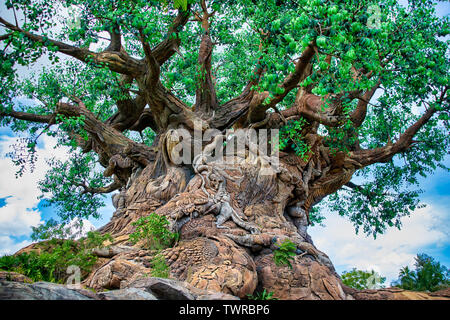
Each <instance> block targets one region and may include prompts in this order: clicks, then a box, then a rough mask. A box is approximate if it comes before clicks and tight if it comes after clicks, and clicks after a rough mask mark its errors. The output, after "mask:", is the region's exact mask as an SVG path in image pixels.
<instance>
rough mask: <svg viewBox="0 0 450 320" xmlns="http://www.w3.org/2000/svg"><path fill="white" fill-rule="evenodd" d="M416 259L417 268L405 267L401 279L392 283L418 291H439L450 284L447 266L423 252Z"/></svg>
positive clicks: (400, 274) (400, 275) (449, 272)
mask: <svg viewBox="0 0 450 320" xmlns="http://www.w3.org/2000/svg"><path fill="white" fill-rule="evenodd" d="M415 260H416V262H415V264H414V267H415V270H411V269H409V268H408V267H407V266H406V267H403V268H402V269H400V273H399V279H398V280H397V281H396V282H393V283H392V285H395V286H396V287H399V288H402V289H405V290H416V291H437V290H441V289H445V288H448V287H449V286H450V271H449V269H447V267H445V266H444V265H441V264H440V262H438V261H435V259H434V258H433V257H430V256H428V255H426V254H423V253H422V254H418V255H417V256H416V258H415Z"/></svg>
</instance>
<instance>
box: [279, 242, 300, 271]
mask: <svg viewBox="0 0 450 320" xmlns="http://www.w3.org/2000/svg"><path fill="white" fill-rule="evenodd" d="M296 250H297V246H296V245H295V243H293V242H292V241H291V240H289V239H286V240H284V241H283V242H282V243H281V244H280V245H279V246H278V248H277V249H276V250H275V251H274V252H273V260H274V261H275V264H276V265H277V266H282V265H288V266H289V268H291V269H292V264H291V262H290V260H294V257H295V256H296V253H295V251H296Z"/></svg>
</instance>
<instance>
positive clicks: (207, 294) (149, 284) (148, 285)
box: [127, 278, 239, 300]
mask: <svg viewBox="0 0 450 320" xmlns="http://www.w3.org/2000/svg"><path fill="white" fill-rule="evenodd" d="M127 288H137V289H142V290H146V291H147V292H149V293H151V294H153V295H155V296H156V297H157V298H158V299H160V300H239V298H237V297H235V296H232V295H229V294H226V293H222V292H214V291H209V290H202V289H198V288H195V287H194V286H192V285H190V284H189V283H187V282H183V281H178V280H174V279H163V278H144V279H139V280H136V281H134V282H132V283H130V284H128V286H127Z"/></svg>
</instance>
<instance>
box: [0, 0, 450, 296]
mask: <svg viewBox="0 0 450 320" xmlns="http://www.w3.org/2000/svg"><path fill="white" fill-rule="evenodd" d="M6 6H7V8H8V9H9V18H7V16H5V15H4V14H6V12H5V13H2V16H1V17H0V26H1V30H2V33H1V35H0V40H1V43H2V47H1V52H0V56H1V64H0V77H1V79H2V80H1V81H2V86H1V89H0V90H1V91H0V117H1V118H0V119H1V125H3V126H8V127H10V128H11V129H12V130H13V131H14V132H25V133H26V135H27V138H25V139H23V140H21V141H19V142H18V144H17V145H15V147H14V151H13V152H12V153H11V154H10V156H11V158H12V160H13V161H15V163H16V164H17V165H18V166H19V171H18V174H19V175H20V173H21V172H23V170H28V169H29V168H30V165H31V167H32V164H33V162H34V161H35V157H36V155H35V147H36V141H37V139H38V138H39V136H41V135H42V134H48V135H52V136H54V137H56V138H57V139H58V142H59V145H60V146H66V147H69V148H71V151H70V152H71V154H72V156H73V157H72V158H71V160H70V161H68V162H66V163H58V162H53V163H52V168H51V171H50V172H49V177H51V179H46V180H45V181H43V182H42V183H41V186H42V189H43V192H44V193H45V194H46V195H47V196H48V198H49V199H50V202H51V203H52V204H56V205H57V206H59V207H60V210H59V214H60V218H61V221H67V220H68V219H67V217H70V218H74V217H88V216H91V215H96V210H97V209H98V207H99V206H100V205H101V201H102V200H101V195H102V194H107V193H110V192H112V191H114V190H119V189H120V190H121V193H120V195H119V196H117V197H116V198H114V199H115V205H116V207H117V211H116V213H115V214H114V216H113V218H112V220H111V222H110V223H109V224H107V225H106V226H105V227H103V228H102V229H101V231H102V232H110V233H111V234H113V235H114V236H119V235H126V234H129V233H131V232H132V230H133V227H132V222H133V221H136V220H137V219H139V218H140V217H142V216H145V215H148V214H149V213H150V212H154V211H155V212H156V214H159V215H164V216H166V217H167V219H168V220H169V221H170V224H171V228H172V231H181V240H183V239H190V238H192V237H194V235H195V236H205V235H206V234H211V232H212V234H214V235H215V236H216V237H221V238H220V239H222V240H221V241H219V243H217V244H216V245H219V246H221V245H224V246H228V245H229V244H228V242H227V241H228V240H224V239H232V240H233V242H234V243H236V244H237V245H238V246H240V247H241V249H242V247H246V248H248V249H249V250H251V251H250V252H251V257H249V258H248V259H255V261H259V260H258V259H259V258H258V257H259V256H260V255H264V254H267V251H265V250H263V248H270V247H271V246H272V245H273V243H274V242H278V241H280V240H281V241H282V240H283V239H286V238H289V239H290V240H291V241H293V242H294V243H295V244H296V245H297V248H298V253H299V257H300V256H301V258H298V259H315V260H317V261H319V262H320V263H321V264H323V265H325V266H327V267H329V268H330V269H331V270H333V267H332V264H331V262H330V261H329V259H328V258H327V257H326V255H325V254H323V253H321V252H319V251H318V250H316V249H315V248H314V246H313V245H312V241H311V239H310V238H309V236H308V235H307V233H306V228H307V226H308V225H309V223H310V222H314V221H321V219H322V217H320V215H317V211H312V210H313V207H314V206H315V205H316V204H318V203H320V202H321V201H322V200H323V199H324V198H325V197H328V199H329V200H330V201H331V202H332V208H333V209H334V210H335V211H337V212H338V213H339V214H341V215H345V216H347V217H348V218H349V219H350V220H351V221H352V222H353V223H354V225H355V228H356V230H358V229H359V228H362V229H363V231H364V232H366V233H368V234H372V235H374V236H375V235H377V234H379V233H382V232H384V231H385V230H386V228H387V227H388V226H389V227H392V226H395V227H397V228H400V226H401V220H400V219H401V217H403V216H405V215H409V214H410V212H411V211H412V210H414V209H415V208H416V207H417V205H418V194H419V193H420V190H418V189H417V187H418V177H420V176H426V175H427V174H429V173H430V172H432V171H433V170H434V169H435V168H436V167H438V166H439V167H442V168H445V169H447V170H448V168H446V167H444V166H443V164H442V160H443V159H444V156H445V155H446V154H447V153H448V151H447V150H448V143H449V137H450V136H449V134H448V129H449V122H448V116H449V111H450V107H449V95H448V83H449V81H448V80H449V78H448V77H449V61H448V48H449V46H448V40H446V38H445V37H446V36H447V35H448V33H449V21H448V17H445V18H438V17H437V16H436V15H435V10H434V5H433V2H432V1H425V0H423V1H422V0H421V1H417V0H415V1H409V2H408V5H407V6H406V7H404V6H401V5H400V4H398V3H397V1H393V0H386V1H381V2H380V1H370V0H364V1H351V0H346V1H328V0H298V1H283V2H280V1H273V0H268V1H251V0H233V1H220V0H210V1H205V0H201V1H191V0H190V1H187V2H186V1H178V0H177V1H174V2H173V3H172V2H171V1H168V2H167V1H141V0H133V1H131V0H130V1H114V0H95V1H91V0H87V1H86V0H83V1H77V0H69V1H12V0H8V1H6ZM69 9H70V10H72V11H71V14H70V15H68V14H64V13H65V12H67V11H68V10H69ZM44 56H45V57H48V59H49V60H50V62H51V63H49V64H46V65H43V66H42V68H41V69H40V70H39V72H38V73H37V74H30V75H26V76H24V75H23V73H24V72H20V73H19V72H18V69H19V67H20V66H30V65H33V64H35V65H36V62H37V61H42V60H39V59H40V58H41V57H44ZM20 96H25V97H28V98H31V99H33V101H35V103H23V102H22V103H19V102H18V101H17V100H15V99H14V98H15V97H20ZM375 98H376V99H375ZM196 128H200V131H202V132H203V133H204V132H207V129H216V130H217V131H216V134H215V135H214V136H212V137H211V136H210V137H209V138H210V139H207V138H205V139H204V140H205V141H200V140H199V139H198V138H196V136H195V135H194V130H195V129H196ZM230 128H233V129H234V130H237V129H249V128H253V129H280V138H279V146H280V148H281V152H280V169H279V171H277V172H274V173H273V174H271V175H263V174H262V170H263V169H264V168H266V167H267V165H266V164H265V163H266V162H269V163H270V161H272V160H273V158H270V154H269V157H263V156H261V155H259V154H254V153H252V152H248V153H246V154H240V153H236V152H234V151H233V152H229V154H227V156H229V157H231V158H232V159H234V160H235V162H234V164H233V165H231V166H225V165H224V164H223V163H220V162H218V161H213V162H211V161H210V160H211V156H212V150H214V149H216V150H219V149H220V148H217V147H218V146H221V144H220V143H219V142H218V141H219V139H218V138H220V136H221V134H223V135H225V134H227V133H226V129H230ZM177 129H184V130H185V131H186V132H188V133H189V137H184V138H183V139H182V138H181V137H180V133H179V131H177ZM216 138H217V139H216ZM235 138H236V135H234V134H233V133H231V134H229V135H228V136H227V139H229V140H227V141H231V140H232V139H235ZM181 140H183V141H184V143H187V144H190V145H191V147H192V148H193V149H194V148H197V149H199V150H201V152H200V154H199V153H198V152H197V153H196V154H194V153H193V154H192V155H191V158H190V159H189V160H190V161H188V162H187V163H181V164H179V163H178V162H177V161H175V159H174V157H173V153H172V151H174V147H175V146H176V145H177V143H178V142H180V141H181ZM247 142H248V141H247ZM259 142H260V143H262V141H259ZM265 143H266V144H267V145H268V147H273V146H274V144H273V141H272V140H271V139H268V140H267V142H265ZM247 144H248V143H247ZM269 150H270V148H269ZM199 155H200V156H199ZM94 161H95V162H97V163H98V164H99V165H96V166H94ZM102 167H103V168H102ZM87 168H90V170H87ZM88 171H90V172H88ZM101 171H103V176H101V175H99V174H98V172H101ZM352 178H358V181H359V180H362V181H364V182H362V183H356V182H355V180H354V179H353V180H352ZM86 195H89V196H86ZM68 203H70V205H68ZM310 212H313V213H314V214H311V216H310ZM213 214H216V215H218V216H219V217H218V218H217V221H218V223H217V225H216V224H213V225H210V224H208V223H210V222H208V221H210V220H208V219H210V218H211V216H212V215H213ZM213 218H214V217H213ZM312 218H314V219H312ZM191 220H192V221H191ZM193 221H195V222H193ZM52 223H54V222H52ZM222 224H223V226H222ZM185 225H186V227H184V226H185ZM200 226H201V227H200ZM216 226H217V227H216ZM183 228H184V229H183ZM183 230H184V231H183ZM193 230H194V231H195V232H194V231H193ZM186 232H187V233H186ZM202 241H203V240H202ZM242 250H243V249H242ZM298 259H297V260H296V261H297V262H296V263H300V262H298ZM302 261H303V260H302ZM250 265H251V263H250ZM224 268H225V267H224ZM236 268H237V267H236ZM239 268H240V267H239ZM177 270H178V269H177ZM180 270H181V269H180ZM239 270H241V269H239ZM173 272H175V271H173ZM177 272H178V271H177ZM239 272H240V271H239ZM242 272H243V271H242ZM252 272H253V271H252ZM255 272H256V271H255ZM179 273H180V274H178V273H176V272H175V276H177V277H179V278H182V279H184V278H186V277H187V275H186V274H185V273H182V271H179ZM252 279H253V278H252ZM205 281H206V280H205ZM208 281H209V280H208ZM208 281H206V282H208ZM245 281H246V280H245ZM242 288H245V290H247V291H248V290H250V291H252V290H251V288H252V286H243V287H242ZM269 289H270V288H268V290H269ZM230 290H231V289H230ZM236 290H237V289H236ZM239 290H241V289H239ZM242 290H244V289H242ZM245 290H244V291H245ZM236 292H239V295H242V296H245V294H247V293H248V292H244V293H243V292H241V291H236ZM250 294H251V292H250Z"/></svg>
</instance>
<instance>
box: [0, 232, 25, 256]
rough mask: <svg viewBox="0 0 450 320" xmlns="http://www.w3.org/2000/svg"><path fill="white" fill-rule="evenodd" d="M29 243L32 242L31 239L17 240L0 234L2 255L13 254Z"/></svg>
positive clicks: (0, 252)
mask: <svg viewBox="0 0 450 320" xmlns="http://www.w3.org/2000/svg"><path fill="white" fill-rule="evenodd" d="M29 244H31V241H29V240H24V241H21V242H15V241H14V240H13V239H11V238H10V237H8V236H0V257H1V256H3V255H7V254H8V255H9V254H13V253H15V252H17V251H19V250H20V249H22V248H24V247H26V246H28V245H29Z"/></svg>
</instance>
